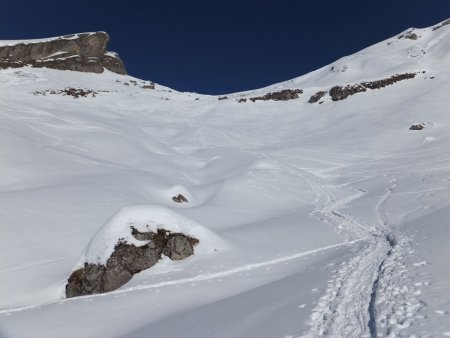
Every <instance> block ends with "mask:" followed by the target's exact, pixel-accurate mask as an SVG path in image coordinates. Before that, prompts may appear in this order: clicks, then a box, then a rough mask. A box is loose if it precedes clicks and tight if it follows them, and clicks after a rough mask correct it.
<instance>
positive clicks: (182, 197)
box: [172, 194, 189, 203]
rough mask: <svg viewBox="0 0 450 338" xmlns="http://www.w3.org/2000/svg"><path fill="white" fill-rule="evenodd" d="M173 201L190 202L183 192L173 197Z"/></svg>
mask: <svg viewBox="0 0 450 338" xmlns="http://www.w3.org/2000/svg"><path fill="white" fill-rule="evenodd" d="M172 201H174V202H175V203H189V201H188V200H187V198H186V197H184V196H183V195H182V194H178V195H177V196H173V197H172Z"/></svg>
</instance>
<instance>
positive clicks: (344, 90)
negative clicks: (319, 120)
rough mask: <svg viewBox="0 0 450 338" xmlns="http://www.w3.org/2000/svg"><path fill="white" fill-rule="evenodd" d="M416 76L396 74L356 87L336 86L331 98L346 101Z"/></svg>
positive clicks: (356, 85)
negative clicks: (348, 98)
mask: <svg viewBox="0 0 450 338" xmlns="http://www.w3.org/2000/svg"><path fill="white" fill-rule="evenodd" d="M415 76H416V73H404V74H395V75H392V76H391V77H389V78H387V79H382V80H376V81H369V82H361V83H357V84H354V85H347V86H345V87H342V86H334V87H333V88H331V89H330V96H331V99H332V100H333V101H339V100H344V99H346V98H347V97H349V96H350V95H354V94H356V93H361V92H365V91H366V90H367V89H380V88H384V87H386V86H390V85H392V84H394V83H396V82H398V81H402V80H407V79H412V78H414V77H415Z"/></svg>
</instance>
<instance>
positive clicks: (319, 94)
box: [308, 91, 327, 103]
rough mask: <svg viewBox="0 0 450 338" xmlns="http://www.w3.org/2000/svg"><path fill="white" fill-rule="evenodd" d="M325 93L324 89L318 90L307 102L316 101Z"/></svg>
mask: <svg viewBox="0 0 450 338" xmlns="http://www.w3.org/2000/svg"><path fill="white" fill-rule="evenodd" d="M326 94H327V92H326V91H319V92H317V93H315V94H314V95H312V96H311V97H310V98H309V100H308V102H309V103H316V102H317V101H319V100H320V99H321V98H322V97H324V96H325V95H326Z"/></svg>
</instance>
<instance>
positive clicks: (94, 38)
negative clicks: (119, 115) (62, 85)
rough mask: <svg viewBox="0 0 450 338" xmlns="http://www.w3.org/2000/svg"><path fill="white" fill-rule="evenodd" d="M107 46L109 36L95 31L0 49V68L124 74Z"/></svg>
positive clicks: (122, 66) (120, 61)
mask: <svg viewBox="0 0 450 338" xmlns="http://www.w3.org/2000/svg"><path fill="white" fill-rule="evenodd" d="M108 43H109V36H108V34H106V33H105V32H96V33H82V34H73V35H65V36H62V37H59V38H55V39H49V40H47V41H42V42H27V43H18V44H15V45H12V46H2V47H0V69H4V68H10V67H12V68H18V67H23V66H32V67H38V68H42V67H45V68H52V69H59V70H73V71H79V72H91V73H102V72H103V71H104V69H108V70H110V71H112V72H115V73H118V74H126V70H125V66H124V64H123V62H122V60H121V59H120V57H119V56H118V55H117V54H115V53H111V52H107V51H106V47H107V45H108Z"/></svg>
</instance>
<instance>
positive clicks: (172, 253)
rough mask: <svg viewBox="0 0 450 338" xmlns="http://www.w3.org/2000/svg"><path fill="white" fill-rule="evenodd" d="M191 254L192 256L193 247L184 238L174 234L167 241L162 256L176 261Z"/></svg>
mask: <svg viewBox="0 0 450 338" xmlns="http://www.w3.org/2000/svg"><path fill="white" fill-rule="evenodd" d="M192 254H194V246H193V245H192V243H191V241H190V240H189V239H188V238H187V237H186V236H183V235H179V234H176V235H173V236H171V237H170V238H169V239H168V240H167V244H166V247H165V248H164V255H166V256H167V257H169V258H170V259H172V260H175V261H178V260H181V259H185V258H186V257H189V256H191V255H192Z"/></svg>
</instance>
